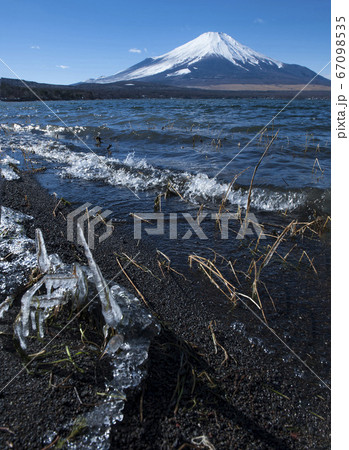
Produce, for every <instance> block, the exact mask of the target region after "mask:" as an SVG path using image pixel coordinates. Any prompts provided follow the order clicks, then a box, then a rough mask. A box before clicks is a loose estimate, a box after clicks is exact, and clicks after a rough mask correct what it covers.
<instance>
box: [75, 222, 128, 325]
mask: <svg viewBox="0 0 349 450" xmlns="http://www.w3.org/2000/svg"><path fill="white" fill-rule="evenodd" d="M78 236H79V238H80V242H82V245H83V247H84V250H85V255H86V258H87V261H88V265H89V266H90V269H91V272H92V274H93V278H94V282H95V285H96V288H97V292H98V295H99V298H100V300H101V304H102V313H103V316H104V320H105V322H106V324H107V325H109V326H110V327H112V328H116V327H117V325H118V324H119V323H120V321H121V320H122V312H121V309H120V307H119V305H118V303H117V301H116V298H115V296H114V294H113V292H112V291H110V289H109V287H108V284H107V282H106V281H105V279H104V278H103V275H102V272H101V270H100V268H99V267H98V265H97V264H96V262H95V260H94V259H93V256H92V253H91V250H90V249H89V246H88V245H87V242H86V239H85V236H84V233H83V231H82V229H81V227H80V225H79V224H78Z"/></svg>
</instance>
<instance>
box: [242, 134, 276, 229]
mask: <svg viewBox="0 0 349 450" xmlns="http://www.w3.org/2000/svg"><path fill="white" fill-rule="evenodd" d="M278 134H279V130H278V131H277V132H276V133H275V134H274V136H273V137H272V139H271V141H270V142H269V143H268V145H267V146H266V148H265V150H264V152H263V154H262V156H261V157H260V159H259V161H258V163H257V165H256V167H255V168H254V171H253V174H252V178H251V183H250V189H249V191H248V198H247V206H246V214H245V222H246V219H247V218H248V213H249V210H250V205H251V193H252V186H253V181H254V178H255V176H256V172H257V170H258V167H259V166H260V164H261V162H262V160H263V158H264V157H265V155H266V154H267V152H268V150H269V149H270V147H271V145H272V144H273V142H274V141H275V139H276V138H277V136H278Z"/></svg>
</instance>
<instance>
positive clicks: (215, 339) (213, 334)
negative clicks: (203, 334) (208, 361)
mask: <svg viewBox="0 0 349 450" xmlns="http://www.w3.org/2000/svg"><path fill="white" fill-rule="evenodd" d="M208 327H209V329H210V331H211V335H212V340H213V345H214V352H215V354H216V355H217V353H218V349H217V345H218V346H219V347H220V348H221V349H222V350H223V353H224V360H223V362H222V363H221V365H223V364H224V363H225V362H226V361H228V359H229V355H228V352H227V351H226V349H225V348H224V347H223V345H221V344H220V343H219V342H218V341H217V338H216V334H215V332H214V331H213V325H212V320H211V322H210V324H209V326H208Z"/></svg>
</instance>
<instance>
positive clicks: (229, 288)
mask: <svg viewBox="0 0 349 450" xmlns="http://www.w3.org/2000/svg"><path fill="white" fill-rule="evenodd" d="M188 259H189V266H190V267H191V268H192V266H193V263H194V262H195V263H196V264H197V265H198V267H199V268H200V269H201V270H202V271H203V272H204V274H205V275H206V276H207V278H208V279H209V280H210V281H211V283H212V284H213V285H214V286H215V287H216V288H217V289H218V290H219V291H220V292H221V293H222V294H223V295H224V296H225V297H226V298H228V299H229V300H231V301H233V303H234V304H236V301H237V300H238V298H239V296H242V297H245V298H247V299H249V300H250V301H251V302H252V303H253V304H254V305H255V306H257V308H258V309H261V307H260V305H258V303H256V302H255V301H254V300H253V298H251V297H249V296H248V295H245V294H242V293H241V292H237V290H236V288H235V286H234V285H233V284H232V283H230V282H229V281H228V280H227V279H226V278H225V277H224V276H223V275H222V273H221V272H220V270H219V269H218V268H217V267H216V266H215V265H214V263H213V262H212V261H210V260H209V259H207V258H204V257H203V256H198V255H195V254H194V255H189V258H188ZM216 280H217V281H216ZM219 282H220V283H222V284H223V286H224V288H225V289H226V291H225V290H224V289H223V288H222V287H221V286H220V285H219V284H218V283H219Z"/></svg>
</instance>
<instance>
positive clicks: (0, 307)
mask: <svg viewBox="0 0 349 450" xmlns="http://www.w3.org/2000/svg"><path fill="white" fill-rule="evenodd" d="M12 303H13V297H7V298H6V300H4V301H3V302H2V303H0V319H2V317H3V315H4V314H5V312H6V311H8V309H9V308H10V307H11V306H12Z"/></svg>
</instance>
